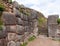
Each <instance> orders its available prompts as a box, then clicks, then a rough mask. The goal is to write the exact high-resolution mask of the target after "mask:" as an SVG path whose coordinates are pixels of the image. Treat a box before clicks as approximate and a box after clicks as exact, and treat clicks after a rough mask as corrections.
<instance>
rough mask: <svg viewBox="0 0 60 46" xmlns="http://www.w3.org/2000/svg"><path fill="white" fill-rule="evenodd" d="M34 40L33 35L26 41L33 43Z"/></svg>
mask: <svg viewBox="0 0 60 46" xmlns="http://www.w3.org/2000/svg"><path fill="white" fill-rule="evenodd" d="M35 38H36V37H35V36H34V35H33V36H31V37H30V38H29V39H28V41H33V40H34V39H35Z"/></svg>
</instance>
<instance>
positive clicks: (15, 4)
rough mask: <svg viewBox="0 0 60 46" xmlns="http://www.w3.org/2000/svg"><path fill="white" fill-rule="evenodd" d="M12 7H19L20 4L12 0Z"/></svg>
mask: <svg viewBox="0 0 60 46" xmlns="http://www.w3.org/2000/svg"><path fill="white" fill-rule="evenodd" d="M12 5H13V7H15V8H16V9H19V8H20V5H19V4H18V2H16V1H14V2H13V3H12Z"/></svg>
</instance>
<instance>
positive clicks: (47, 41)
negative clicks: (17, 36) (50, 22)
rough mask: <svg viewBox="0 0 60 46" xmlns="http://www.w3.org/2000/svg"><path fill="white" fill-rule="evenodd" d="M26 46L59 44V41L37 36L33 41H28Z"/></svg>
mask: <svg viewBox="0 0 60 46" xmlns="http://www.w3.org/2000/svg"><path fill="white" fill-rule="evenodd" d="M27 46H60V42H58V41H53V40H51V39H49V38H47V37H44V36H39V38H36V39H35V40H34V41H32V42H30V43H29V44H28V45H27Z"/></svg>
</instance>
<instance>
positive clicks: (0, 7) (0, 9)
mask: <svg viewBox="0 0 60 46" xmlns="http://www.w3.org/2000/svg"><path fill="white" fill-rule="evenodd" d="M4 10H5V7H4V5H3V4H0V17H1V15H2V12H3V11H4Z"/></svg>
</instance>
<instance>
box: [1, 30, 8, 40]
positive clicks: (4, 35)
mask: <svg viewBox="0 0 60 46" xmlns="http://www.w3.org/2000/svg"><path fill="white" fill-rule="evenodd" d="M6 37H7V32H5V31H1V30H0V39H3V38H6Z"/></svg>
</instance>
